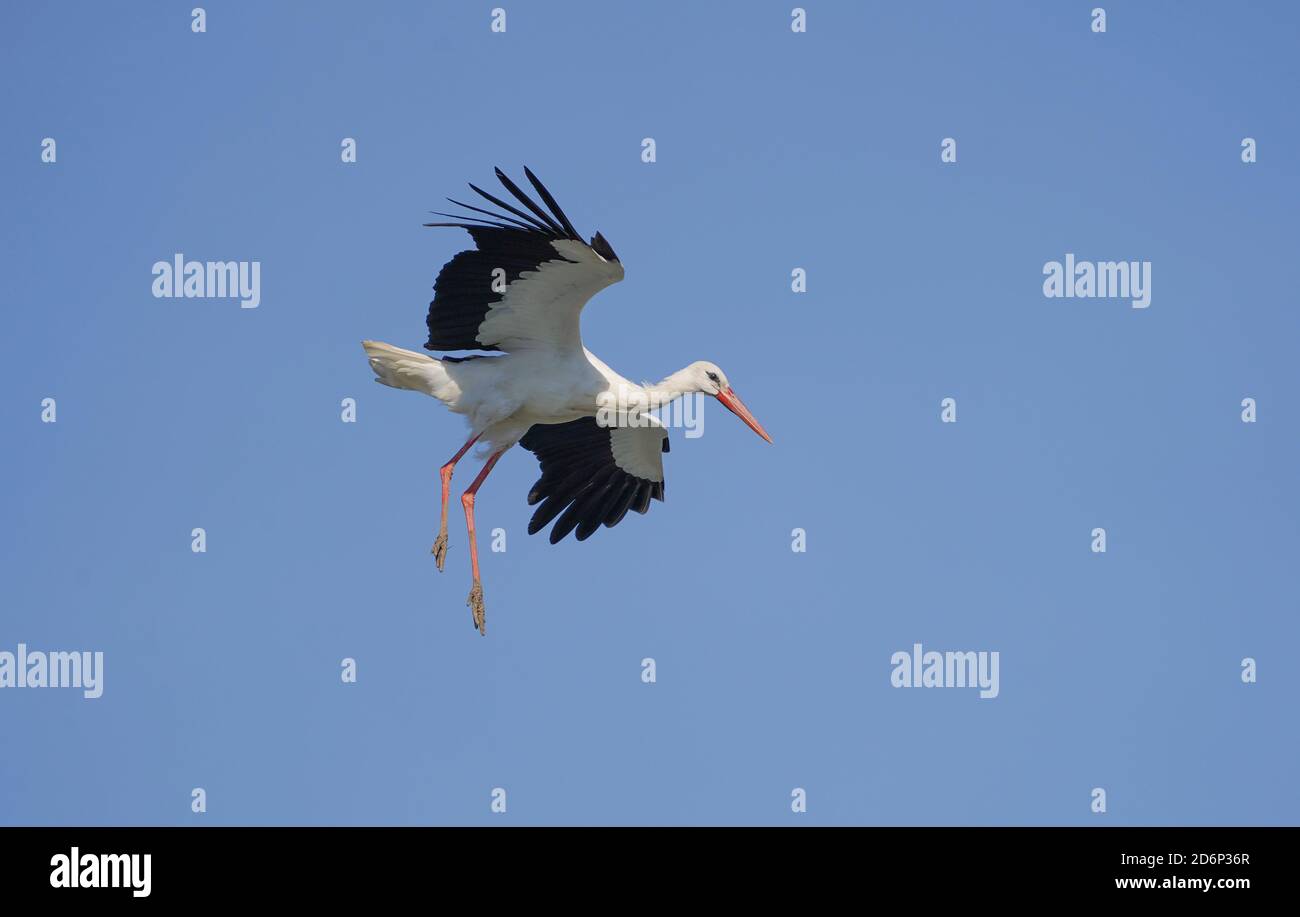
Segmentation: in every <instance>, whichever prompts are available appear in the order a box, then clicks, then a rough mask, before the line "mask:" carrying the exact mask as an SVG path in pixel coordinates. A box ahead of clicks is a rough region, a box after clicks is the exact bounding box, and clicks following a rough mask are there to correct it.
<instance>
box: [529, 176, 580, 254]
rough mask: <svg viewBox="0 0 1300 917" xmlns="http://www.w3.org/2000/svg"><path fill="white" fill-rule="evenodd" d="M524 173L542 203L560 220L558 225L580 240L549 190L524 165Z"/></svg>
mask: <svg viewBox="0 0 1300 917" xmlns="http://www.w3.org/2000/svg"><path fill="white" fill-rule="evenodd" d="M524 175H526V176H528V181H529V182H531V183H532V186H533V187H534V188H535V189H537V193H538V194H539V195H541V198H542V203H544V204H545V205H546V206H547V207H550V208H551V213H553V214H554V215H555V218H556V219H557V220H559V221H560V225H561V226H563V227H564V231H565V232H567V233H568V234H569V238H570V239H576V240H578V241H581V240H582V236H580V235H578V230H576V229H574V228H573V224H572V223H570V222H569V218H568V216H566V215H565V213H564V211H563V210H561V209H560V205H559V204H558V203H556V200H555V198H554V197H552V196H551V192H549V191H547V190H546V186H545V185H543V184H542V183H541V181H540V180H539V179H538V178H537V176H536V175H534V174H533V172H532V170H531V169H530V168H528V166H524Z"/></svg>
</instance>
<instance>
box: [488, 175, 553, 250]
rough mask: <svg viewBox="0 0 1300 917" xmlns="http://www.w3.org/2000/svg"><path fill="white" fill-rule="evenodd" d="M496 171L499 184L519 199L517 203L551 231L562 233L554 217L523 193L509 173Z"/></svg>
mask: <svg viewBox="0 0 1300 917" xmlns="http://www.w3.org/2000/svg"><path fill="white" fill-rule="evenodd" d="M496 173H497V179H498V180H499V181H500V182H501V184H503V185H505V188H506V190H507V191H509V192H510V193H511V194H513V195H514V196H515V197H517V198H518V199H519V203H521V204H523V205H524V206H525V207H527V208H528V209H529V210H531V211H532V212H533V215H534V216H536V217H537V218H538V219H539V220H541V221H542V222H543V223H545V224H546V225H547V226H549V227H550V228H551V232H553V233H555V234H556V235H558V236H562V235H564V229H563V228H562V227H561V226H560V224H559V223H557V222H555V219H554V218H553V217H551V216H550V214H548V213H547V212H546V211H545V210H543V209H542V208H541V207H538V206H537V202H536V201H534V200H533V199H532V198H531V197H529V196H528V195H527V194H525V193H524V191H523V189H522V188H520V187H519V186H518V185H516V184H515V183H514V182H513V181H511V180H510V176H509V175H507V174H506V173H504V172H502V171H501V170H500V169H497V170H496Z"/></svg>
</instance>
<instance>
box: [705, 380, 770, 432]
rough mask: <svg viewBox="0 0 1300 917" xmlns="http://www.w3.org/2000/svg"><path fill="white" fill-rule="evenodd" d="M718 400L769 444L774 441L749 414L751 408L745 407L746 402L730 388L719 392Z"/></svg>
mask: <svg viewBox="0 0 1300 917" xmlns="http://www.w3.org/2000/svg"><path fill="white" fill-rule="evenodd" d="M718 400H719V401H721V402H722V406H723V407H724V408H726V409H727V410H728V411H730V412H731V413H733V414H735V415H736V416H737V417H739V418H740V419H741V420H743V421H744V422H745V423H746V424H748V425H749V429H751V430H753V431H754V432H755V433H757V434H758V435H759V436H761V437H763V439H765V440H767V441H768V442H769V443H770V442H771V441H772V437H770V436H768V435H767V431H766V430H764V429H763V425H762V424H761V423H759V422H758V421H757V420H755V419H754V415H753V414H751V413H749V408H747V407H745V402H743V401H741V400H740V396H739V395H737V394H736V392H735V391H734V390H733V389H732V388H731V387H730V386H728V387H727V388H725V389H723V390H722V391H720V392H718Z"/></svg>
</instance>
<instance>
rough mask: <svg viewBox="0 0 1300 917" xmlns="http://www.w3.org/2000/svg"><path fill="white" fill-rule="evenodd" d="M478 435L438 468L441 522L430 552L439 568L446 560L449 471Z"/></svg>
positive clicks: (449, 491)
mask: <svg viewBox="0 0 1300 917" xmlns="http://www.w3.org/2000/svg"><path fill="white" fill-rule="evenodd" d="M480 435H481V434H476V435H475V436H472V437H470V440H469V442H467V443H466V444H465V445H463V446H461V447H460V451H459V452H457V453H456V454H455V455H453V456H452V457H451V461H449V462H448V463H447V464H445V465H443V466H442V467H441V468H440V469H438V476H439V477H440V478H442V522H441V524H440V525H439V526H438V537H437V538H435V539H434V542H433V549H432V551H431V553H432V554H433V560H434V563H436V564H437V565H438V569H439V570H441V569H442V565H443V564H444V563H445V562H446V560H447V499H448V498H449V497H450V496H451V473H452V471H454V470H455V468H456V463H457V462H459V461H460V460H461V458H462V457H463V456H464V455H465V453H466V452H468V451H469V447H470V446H472V445H474V443H476V442H478V438H479V436H480Z"/></svg>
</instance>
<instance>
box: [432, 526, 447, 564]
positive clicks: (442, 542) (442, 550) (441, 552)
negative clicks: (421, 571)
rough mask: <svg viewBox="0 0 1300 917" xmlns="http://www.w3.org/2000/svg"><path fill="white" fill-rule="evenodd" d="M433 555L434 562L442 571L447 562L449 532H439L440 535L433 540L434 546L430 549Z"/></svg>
mask: <svg viewBox="0 0 1300 917" xmlns="http://www.w3.org/2000/svg"><path fill="white" fill-rule="evenodd" d="M430 553H431V554H432V555H433V562H434V563H435V564H437V565H438V571H439V572H442V565H443V564H445V563H446V562H447V533H446V532H445V531H444V532H439V533H438V537H437V538H435V539H434V540H433V548H431V549H430Z"/></svg>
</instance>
